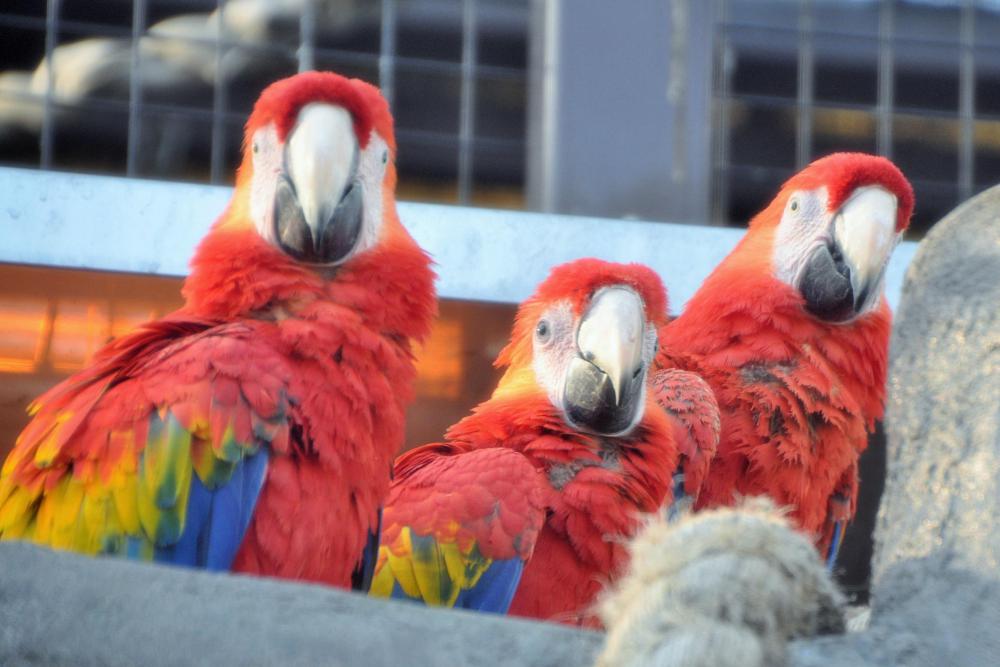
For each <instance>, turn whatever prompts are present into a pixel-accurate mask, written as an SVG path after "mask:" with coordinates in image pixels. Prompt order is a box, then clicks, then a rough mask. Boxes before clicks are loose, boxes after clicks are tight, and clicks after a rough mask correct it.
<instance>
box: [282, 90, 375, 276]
mask: <svg viewBox="0 0 1000 667" xmlns="http://www.w3.org/2000/svg"><path fill="white" fill-rule="evenodd" d="M359 154H360V147H359V146H358V140H357V137H356V136H355V134H354V122H353V120H352V118H351V115H350V113H348V112H347V111H346V110H344V109H342V108H341V107H337V106H333V105H330V104H320V103H313V104H307V105H306V106H304V107H302V109H301V110H300V111H299V115H298V120H297V122H296V124H295V127H294V128H292V131H291V133H290V134H289V137H288V141H287V143H286V145H285V165H284V173H283V174H282V175H281V176H280V177H279V179H278V188H277V191H276V193H275V200H274V226H275V236H276V238H277V239H278V243H279V244H280V246H281V248H282V250H284V251H285V252H286V253H288V254H289V255H290V256H292V257H294V258H295V259H298V260H301V261H305V262H314V263H319V264H333V263H336V262H338V261H340V260H342V259H343V258H345V257H346V256H347V255H348V254H350V252H351V250H353V249H354V246H355V244H356V242H357V240H358V238H359V236H360V233H361V222H362V217H363V206H362V203H363V202H362V192H361V187H360V184H358V183H357V182H356V181H357V171H358V157H359Z"/></svg>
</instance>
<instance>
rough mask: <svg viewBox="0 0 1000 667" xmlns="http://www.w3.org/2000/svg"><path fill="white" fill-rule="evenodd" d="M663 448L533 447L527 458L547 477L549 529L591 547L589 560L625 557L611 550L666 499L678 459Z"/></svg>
mask: <svg viewBox="0 0 1000 667" xmlns="http://www.w3.org/2000/svg"><path fill="white" fill-rule="evenodd" d="M660 444H662V443H659V442H658V441H657V440H656V439H653V440H633V439H621V438H602V437H592V438H591V437H587V438H586V439H581V440H577V439H572V440H569V441H567V440H564V439H556V440H555V441H553V439H550V438H546V439H542V441H541V442H538V441H536V442H533V443H531V444H530V445H529V446H528V447H526V448H525V450H524V453H525V454H526V455H527V456H528V458H529V460H531V462H532V463H533V464H534V465H535V467H536V468H538V469H539V470H540V471H541V472H542V473H543V478H544V480H545V483H546V503H547V505H548V509H549V517H548V520H547V524H548V527H549V529H551V530H552V531H554V532H555V533H556V534H558V535H561V536H563V537H564V538H566V539H568V540H569V541H570V542H571V543H573V544H576V545H582V544H590V545H591V546H590V547H589V548H587V549H584V550H583V551H584V552H585V553H584V554H582V555H584V556H589V558H588V559H591V558H592V559H596V560H598V561H601V562H603V561H604V560H605V559H606V558H608V557H612V558H615V557H617V556H622V555H623V554H617V553H616V550H615V549H610V550H609V549H608V546H609V545H610V544H613V543H617V540H616V538H622V537H629V536H631V535H632V534H633V533H634V532H635V530H636V528H637V526H638V521H639V517H640V515H641V514H642V513H647V512H653V511H656V510H657V509H658V508H659V507H660V506H661V505H662V504H663V502H664V501H665V500H666V499H667V494H668V492H669V484H668V482H669V479H670V474H671V472H672V470H673V468H674V467H675V466H676V455H674V456H673V457H671V456H670V452H669V451H667V450H666V449H665V448H664V449H660V448H658V445H660ZM609 540H610V541H609ZM598 545H601V546H598Z"/></svg>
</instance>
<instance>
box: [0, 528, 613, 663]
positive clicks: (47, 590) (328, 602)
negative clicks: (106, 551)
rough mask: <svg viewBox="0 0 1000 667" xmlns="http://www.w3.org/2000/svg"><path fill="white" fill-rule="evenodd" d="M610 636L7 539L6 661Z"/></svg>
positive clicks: (393, 649)
mask: <svg viewBox="0 0 1000 667" xmlns="http://www.w3.org/2000/svg"><path fill="white" fill-rule="evenodd" d="M601 641H602V636H601V635H600V634H597V633H593V632H584V631H578V630H573V629H569V628H562V627H559V626H556V625H551V624H547V623H532V622H528V621H521V620H516V619H509V618H502V617H498V616H493V615H488V614H473V613H468V612H461V611H445V610H438V609H426V608H422V607H418V606H416V605H410V604H404V603H396V602H386V601H383V600H375V599H370V598H367V597H364V596H362V595H356V594H352V593H345V592H341V591H339V590H334V589H330V588H326V587H323V586H309V585H303V584H293V583H286V582H279V581H275V580H266V579H255V578H251V577H242V576H231V575H219V574H209V573H205V572H199V571H193V570H185V569H180V568H170V567H163V566H158V565H147V564H142V563H133V562H128V561H118V560H110V559H92V558H85V557H82V556H77V555H73V554H68V553H58V552H53V551H50V550H48V549H41V548H38V547H35V546H31V545H28V544H22V543H16V542H5V543H0V664H2V665H5V666H11V667H12V666H15V665H51V666H58V665H66V666H73V667H83V666H86V665H102V666H116V665H121V666H123V667H126V666H127V667H134V666H135V665H144V666H146V667H161V666H162V667H166V666H168V665H178V666H180V665H213V666H218V665H330V666H337V667H339V666H343V667H357V666H360V665H368V666H371V667H378V666H382V665H384V666H385V667H389V666H392V667H399V666H400V665H434V666H438V665H440V667H457V666H461V665H475V664H482V665H501V666H506V665H509V666H511V667H513V666H515V665H518V666H524V667H528V666H531V667H561V666H563V665H579V664H590V663H591V662H593V656H594V655H596V652H597V650H598V649H599V647H600V643H601Z"/></svg>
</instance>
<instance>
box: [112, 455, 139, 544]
mask: <svg viewBox="0 0 1000 667" xmlns="http://www.w3.org/2000/svg"><path fill="white" fill-rule="evenodd" d="M108 484H109V487H110V490H111V497H112V499H113V500H114V503H115V510H116V512H117V519H118V522H119V523H120V524H121V529H122V531H123V532H125V533H128V534H129V535H138V534H139V526H140V524H139V507H138V503H137V502H136V500H137V497H138V496H137V492H136V483H135V475H134V474H132V473H128V472H126V471H124V470H121V469H118V470H115V471H114V473H112V475H111V479H110V480H109V482H108Z"/></svg>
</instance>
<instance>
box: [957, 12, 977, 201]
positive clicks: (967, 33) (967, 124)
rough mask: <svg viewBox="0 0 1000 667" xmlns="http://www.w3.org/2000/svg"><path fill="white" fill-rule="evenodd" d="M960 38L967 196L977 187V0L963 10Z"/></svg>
mask: <svg viewBox="0 0 1000 667" xmlns="http://www.w3.org/2000/svg"><path fill="white" fill-rule="evenodd" d="M961 12H962V13H961V23H960V26H961V27H960V32H959V42H960V45H961V49H962V52H961V60H960V63H959V79H958V80H959V95H958V117H959V123H960V130H959V143H958V196H959V199H961V200H965V199H968V198H969V197H971V196H972V194H973V190H974V187H975V164H976V162H975V157H976V156H975V132H976V126H975V123H976V52H975V36H976V33H975V30H976V24H975V15H976V5H975V0H964V2H963V3H962V10H961Z"/></svg>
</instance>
